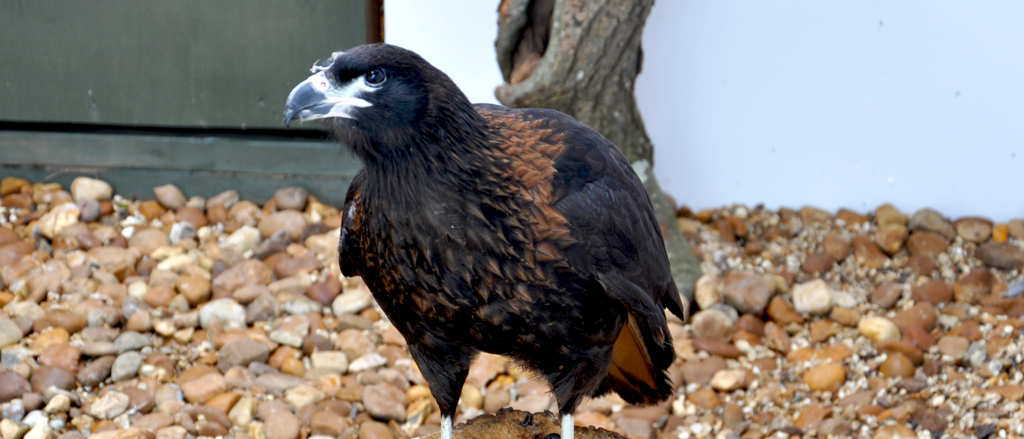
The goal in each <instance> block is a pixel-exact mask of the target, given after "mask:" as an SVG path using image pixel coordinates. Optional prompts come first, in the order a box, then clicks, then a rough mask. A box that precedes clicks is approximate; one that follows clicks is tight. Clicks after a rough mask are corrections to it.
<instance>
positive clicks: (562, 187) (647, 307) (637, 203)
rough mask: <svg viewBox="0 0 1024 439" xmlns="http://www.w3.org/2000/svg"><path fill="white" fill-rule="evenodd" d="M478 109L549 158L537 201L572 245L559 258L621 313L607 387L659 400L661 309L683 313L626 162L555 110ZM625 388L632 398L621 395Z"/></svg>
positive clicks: (666, 388) (662, 387) (662, 386)
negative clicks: (563, 226)
mask: <svg viewBox="0 0 1024 439" xmlns="http://www.w3.org/2000/svg"><path fill="white" fill-rule="evenodd" d="M478 109H479V110H481V113H482V114H485V116H487V115H488V114H490V115H491V117H506V118H512V119H518V120H520V122H519V124H518V125H519V126H523V127H528V129H520V130H511V132H510V133H509V134H507V135H508V136H521V137H537V139H536V140H535V141H534V142H533V144H535V145H539V146H536V147H535V149H538V150H542V151H544V154H546V155H548V156H550V159H551V164H550V166H551V167H552V168H553V170H554V172H553V174H552V175H551V176H550V177H549V179H550V189H549V191H548V192H547V193H546V194H545V195H546V196H544V197H541V198H542V199H541V200H538V201H539V202H544V203H546V204H547V205H548V206H550V207H551V208H553V209H554V210H555V211H557V213H558V214H559V215H560V216H561V217H562V218H564V220H565V221H566V223H567V225H568V228H569V229H570V230H571V231H572V238H573V240H574V241H575V243H576V244H575V245H571V246H568V247H567V248H565V251H564V256H565V258H567V259H568V263H569V265H570V266H571V267H573V268H575V269H577V270H581V271H583V272H584V273H583V274H584V275H590V276H594V277H596V278H597V279H598V280H599V281H600V282H601V284H602V285H603V286H604V289H605V291H606V292H607V293H608V294H609V295H610V296H612V297H614V298H615V299H617V300H618V301H619V302H620V303H622V304H623V305H624V307H625V308H626V309H627V310H628V311H629V314H630V318H629V324H628V325H627V327H626V328H625V329H624V330H623V331H622V334H621V335H620V336H619V340H618V341H617V342H616V346H615V354H614V357H615V358H614V359H613V367H612V371H611V375H612V378H615V375H616V374H619V375H620V377H621V380H619V381H620V382H619V383H618V384H619V386H618V387H617V386H616V383H614V382H613V383H612V386H613V388H614V390H616V391H618V392H619V393H620V395H622V396H623V397H624V398H627V400H630V399H632V400H633V401H638V402H650V400H649V399H648V398H647V397H648V396H654V395H653V394H658V395H659V396H661V397H662V398H664V397H667V393H666V392H668V393H670V392H671V386H670V385H669V384H667V379H666V377H665V375H664V373H663V371H664V369H666V368H667V367H668V366H669V365H670V364H671V363H672V360H673V359H674V352H673V350H672V346H671V343H668V342H667V340H668V338H669V337H668V334H667V330H668V324H667V322H666V319H665V315H664V311H663V309H664V308H666V307H667V308H668V309H669V310H670V311H672V312H673V313H675V314H677V315H679V316H680V318H682V317H683V316H682V309H683V308H682V303H681V302H680V299H679V293H678V291H677V289H676V286H675V282H674V281H673V279H672V273H671V270H670V266H669V262H668V257H667V256H666V253H665V243H664V241H663V238H662V233H661V228H660V226H659V225H658V222H657V219H656V218H655V216H654V209H653V207H652V206H651V202H650V199H649V198H648V196H647V191H646V190H645V189H644V187H643V183H642V182H641V181H640V179H639V177H637V175H636V173H635V172H634V171H633V169H632V167H631V166H630V164H629V162H628V161H627V160H626V157H625V156H624V155H623V154H622V152H621V151H619V150H618V148H616V147H615V146H614V145H613V144H612V143H611V142H609V141H608V140H607V139H605V138H604V137H603V136H601V135H600V134H599V133H597V132H596V131H594V130H593V129H591V128H589V127H587V126H586V125H584V124H582V123H580V122H579V121H577V120H575V119H573V118H572V117H570V116H568V115H565V114H563V113H560V112H557V111H551V110H541V109H524V110H509V109H504V108H502V107H484V106H478ZM552 144H553V145H555V147H552V146H551V145H552ZM613 381H615V380H613ZM627 384H628V385H627ZM631 389H632V390H635V392H634V393H635V394H634V395H629V394H628V393H629V391H630V390H631ZM631 396H633V397H634V398H630V397H631Z"/></svg>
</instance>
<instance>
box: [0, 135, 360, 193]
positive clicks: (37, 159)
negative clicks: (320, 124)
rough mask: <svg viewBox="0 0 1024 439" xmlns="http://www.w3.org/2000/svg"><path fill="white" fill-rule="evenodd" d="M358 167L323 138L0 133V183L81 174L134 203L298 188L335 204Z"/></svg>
mask: <svg viewBox="0 0 1024 439" xmlns="http://www.w3.org/2000/svg"><path fill="white" fill-rule="evenodd" d="M360 167H361V165H360V163H359V162H358V160H357V159H355V158H354V157H353V156H352V154H351V152H349V150H348V149H347V148H342V147H341V146H340V145H338V144H337V143H336V142H327V141H324V142H318V141H299V140H296V141H282V140H260V139H245V138H231V137H206V138H197V137H186V136H156V135H152V136H141V135H126V134H121V135H105V134H89V135H82V134H67V133H39V132H20V131H0V178H3V177H7V176H17V177H21V178H25V179H27V180H29V181H32V182H42V181H55V182H58V183H61V184H63V185H64V187H65V188H68V187H70V184H71V181H72V180H74V178H75V177H77V176H79V175H86V176H90V177H93V178H100V179H102V180H105V181H107V182H109V183H110V184H111V185H113V186H114V190H115V192H116V193H117V194H120V195H122V196H125V197H129V198H138V199H150V198H153V187H155V186H159V185H162V184H167V183H172V184H175V185H177V186H178V187H180V188H181V189H182V190H183V191H184V192H185V193H186V194H188V195H190V196H191V195H200V196H204V197H209V196H212V195H216V194H218V193H220V192H222V191H225V190H228V189H236V190H238V191H239V192H240V193H241V194H242V196H243V197H244V198H245V199H248V200H252V201H255V202H258V203H263V202H265V201H266V200H267V199H269V198H270V197H271V196H273V194H274V191H276V190H277V189H279V188H281V187H284V186H292V185H298V186H302V187H305V188H306V189H308V190H309V191H310V193H312V194H313V195H314V196H316V197H317V198H318V199H320V200H321V201H322V202H324V203H326V204H330V205H333V206H339V207H340V206H341V205H342V203H343V202H344V200H345V190H346V189H347V188H348V185H349V183H351V181H352V178H353V177H354V176H355V174H356V173H357V172H358V171H359V168H360Z"/></svg>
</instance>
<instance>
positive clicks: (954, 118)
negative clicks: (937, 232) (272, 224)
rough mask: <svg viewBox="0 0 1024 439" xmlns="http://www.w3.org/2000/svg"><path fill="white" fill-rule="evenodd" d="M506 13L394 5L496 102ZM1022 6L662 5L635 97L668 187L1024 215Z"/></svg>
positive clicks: (424, 48)
mask: <svg viewBox="0 0 1024 439" xmlns="http://www.w3.org/2000/svg"><path fill="white" fill-rule="evenodd" d="M497 3H498V2H497V1H491V2H488V1H480V0H446V1H443V2H442V1H435V2H426V1H423V0H386V1H385V31H386V40H387V41H388V42H389V43H392V44H397V45H401V46H404V47H408V48H410V49H412V50H415V51H417V52H419V53H420V54H421V55H423V56H424V57H425V58H426V59H427V60H429V61H430V62H432V63H434V64H435V65H437V66H438V67H440V68H441V69H442V70H444V71H445V72H447V73H448V74H449V75H451V76H452V77H453V78H454V79H455V81H456V82H457V83H458V84H459V85H460V87H462V88H463V90H464V91H465V92H466V93H467V95H469V96H470V99H472V100H473V101H475V102H494V97H493V93H492V91H493V89H494V87H495V86H496V85H497V84H499V83H500V82H501V77H500V73H499V70H498V68H497V64H496V62H495V57H494V48H493V41H494V37H495V35H496V24H495V22H496V12H495V10H496V8H497ZM1021 17H1024V3H1022V2H1017V1H1011V0H991V1H983V2H955V1H935V2H927V3H925V2H891V1H884V0H867V1H860V2H852V1H846V2H819V1H814V0H789V1H775V2H761V1H753V0H746V1H733V2H707V1H679V0H660V1H658V2H657V3H656V4H655V6H654V9H653V11H652V13H651V16H650V18H649V19H648V22H647V28H646V31H645V33H644V49H645V58H644V59H645V63H644V73H643V74H641V76H640V78H639V79H638V81H637V97H638V99H639V102H640V107H641V111H642V112H643V115H644V119H645V121H646V123H647V128H648V131H649V132H650V134H651V137H652V138H653V140H654V143H655V148H656V158H655V161H656V168H655V169H656V172H657V173H658V176H659V178H660V179H661V182H662V184H663V187H664V188H665V190H666V191H667V192H669V193H671V194H673V195H674V196H675V197H676V199H677V200H679V201H680V202H681V203H685V204H688V205H690V206H691V207H692V208H694V209H701V208H706V207H717V206H722V205H727V204H731V203H737V202H738V203H744V204H747V205H755V204H758V203H764V204H766V205H767V206H768V207H770V208H777V207H779V206H790V207H800V206H802V205H805V204H810V205H816V206H819V207H822V208H826V209H830V210H835V209H838V208H840V207H849V208H853V209H855V210H859V211H867V210H872V209H874V208H875V207H876V206H877V205H879V204H881V203H884V202H892V203H894V204H896V206H897V207H899V208H901V209H902V210H904V211H906V212H912V211H914V210H916V209H918V208H921V207H924V206H930V207H933V208H936V209H938V210H939V211H940V212H943V213H944V214H946V215H948V216H950V217H953V218H957V217H960V216H965V215H983V216H987V217H990V218H992V219H994V220H997V221H1005V220H1007V219H1009V218H1012V217H1024V190H1022V189H1024V184H1022V183H1024V26H1022V25H1021V24H1020V20H1021Z"/></svg>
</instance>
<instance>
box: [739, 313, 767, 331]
mask: <svg viewBox="0 0 1024 439" xmlns="http://www.w3.org/2000/svg"><path fill="white" fill-rule="evenodd" d="M736 329H738V330H743V331H747V332H750V333H752V334H756V335H758V336H763V335H764V321H763V320H761V319H759V318H757V317H756V316H753V315H750V314H743V315H741V316H740V318H739V320H737V321H736Z"/></svg>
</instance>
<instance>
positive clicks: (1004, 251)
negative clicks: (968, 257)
mask: <svg viewBox="0 0 1024 439" xmlns="http://www.w3.org/2000/svg"><path fill="white" fill-rule="evenodd" d="M974 255H975V256H977V257H978V259H981V260H982V261H983V262H985V263H986V264H988V265H989V266H991V267H995V268H1001V269H1004V270H1017V269H1020V268H1021V267H1024V251H1021V250H1020V249H1019V248H1017V247H1016V246H1014V245H1013V244H1011V243H1009V242H986V243H984V244H982V245H980V246H978V249H977V250H976V251H975V252H974Z"/></svg>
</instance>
